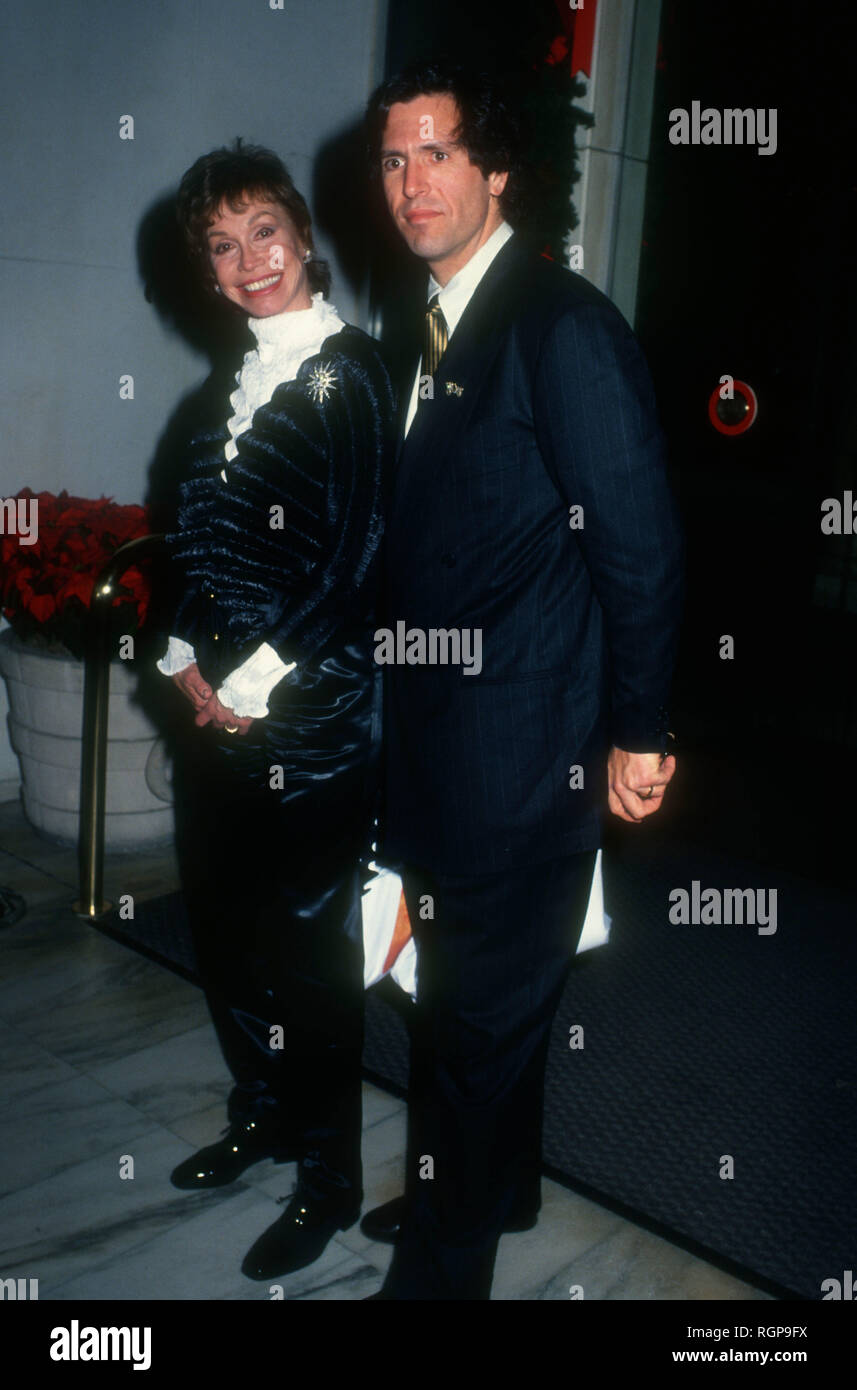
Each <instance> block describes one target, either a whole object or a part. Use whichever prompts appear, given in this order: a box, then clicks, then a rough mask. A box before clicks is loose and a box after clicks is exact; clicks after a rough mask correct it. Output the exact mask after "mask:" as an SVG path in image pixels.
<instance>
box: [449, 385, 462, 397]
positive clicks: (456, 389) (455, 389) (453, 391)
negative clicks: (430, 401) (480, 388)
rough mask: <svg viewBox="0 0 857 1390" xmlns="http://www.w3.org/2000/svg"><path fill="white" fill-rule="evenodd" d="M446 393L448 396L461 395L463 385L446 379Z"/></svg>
mask: <svg viewBox="0 0 857 1390" xmlns="http://www.w3.org/2000/svg"><path fill="white" fill-rule="evenodd" d="M446 394H447V395H448V396H463V395H464V387H463V386H459V385H458V382H457V381H448V382H447V383H446Z"/></svg>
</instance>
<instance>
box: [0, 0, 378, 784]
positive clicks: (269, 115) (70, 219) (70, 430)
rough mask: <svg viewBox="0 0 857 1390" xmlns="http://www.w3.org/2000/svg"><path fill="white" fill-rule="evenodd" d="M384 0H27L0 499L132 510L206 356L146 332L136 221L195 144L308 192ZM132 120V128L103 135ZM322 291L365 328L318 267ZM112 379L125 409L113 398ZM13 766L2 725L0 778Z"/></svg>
mask: <svg viewBox="0 0 857 1390" xmlns="http://www.w3.org/2000/svg"><path fill="white" fill-rule="evenodd" d="M275 3H276V0H275ZM385 20H386V0H283V8H282V9H273V8H272V3H271V0H73V3H69V0H38V3H36V4H34V5H15V6H8V5H7V6H6V7H5V14H4V20H3V38H2V44H0V127H1V128H2V129H3V132H4V135H3V142H2V153H1V154H0V160H1V161H2V171H3V177H2V201H1V202H0V206H2V212H3V216H2V230H0V302H2V304H3V323H4V329H3V343H2V354H1V355H0V419H2V432H0V496H3V495H6V496H8V495H9V494H11V493H15V492H17V491H18V490H19V488H21V487H24V486H30V487H32V488H34V489H36V490H38V489H47V490H49V491H53V492H58V491H60V490H61V489H62V488H67V489H68V490H69V491H70V492H73V493H78V494H79V495H82V496H89V497H96V496H99V495H101V494H102V493H104V494H107V495H108V496H112V497H114V498H115V499H116V500H117V501H118V502H139V501H141V500H142V498H143V496H144V494H145V486H146V474H147V469H148V466H149V464H150V462H151V459H152V454H153V451H154V449H155V445H156V442H157V440H158V437H159V435H160V433H161V431H162V430H163V428H164V425H165V423H166V421H167V419H168V417H169V416H170V414H171V413H172V411H173V409H174V408H175V406H176V405H177V404H178V402H179V401H180V400H181V398H182V397H183V396H184V395H185V394H186V393H187V392H188V391H189V390H190V388H191V387H192V386H194V385H195V384H196V383H198V382H199V381H200V380H202V379H203V378H204V376H205V375H206V374H207V371H208V364H207V361H206V359H205V358H204V357H202V356H197V355H195V354H194V353H193V351H192V350H191V349H190V348H188V347H187V346H186V345H185V344H184V342H183V341H182V340H181V339H179V338H178V337H176V336H175V335H173V334H172V333H171V332H170V331H168V330H167V329H166V328H164V327H163V326H162V324H161V323H160V321H159V319H158V317H157V315H156V313H155V311H154V309H153V308H152V307H151V306H150V305H149V304H147V303H146V301H145V299H144V297H143V291H142V285H141V283H140V279H139V275H138V271H137V264H136V237H137V231H138V227H139V224H140V221H141V219H142V218H143V216H144V214H145V213H146V211H147V210H148V209H149V208H150V207H151V205H152V204H153V203H154V202H155V201H156V200H157V199H158V198H159V197H160V196H162V195H164V194H166V193H168V192H170V191H171V190H173V189H174V188H175V186H176V184H177V182H178V179H179V178H180V177H181V175H182V173H183V172H184V170H185V169H186V168H187V167H188V166H189V165H190V164H191V163H192V162H193V160H194V159H196V158H197V157H198V156H199V155H201V154H204V153H206V152H207V151H208V150H209V149H212V148H213V147H215V146H217V145H221V144H224V143H226V142H229V141H231V140H232V139H233V138H234V137H235V136H236V135H242V136H244V137H245V138H246V139H248V140H252V141H256V142H258V143H261V144H264V145H268V146H270V147H271V148H273V149H274V150H275V151H276V152H277V153H278V154H279V155H280V156H281V157H282V158H283V159H284V160H285V162H286V164H287V165H288V167H289V169H290V172H291V173H292V176H293V177H294V179H295V182H296V183H297V186H298V187H299V188H300V189H301V191H302V192H303V193H304V195H305V196H306V197H307V199H308V201H310V203H311V192H312V177H311V175H312V169H313V161H314V157H315V155H316V154H317V152H318V151H319V149H320V148H321V146H322V145H323V144H324V143H325V142H326V141H327V140H329V139H330V138H331V137H332V136H334V135H335V134H337V133H338V132H340V131H341V130H343V129H344V128H345V127H346V126H347V125H348V124H349V123H350V122H352V121H353V120H355V119H357V118H358V117H359V116H360V114H361V112H362V109H363V106H364V104H365V101H366V98H367V96H368V94H369V92H370V91H371V89H372V87H373V86H374V85H375V83H376V81H378V80H380V77H381V76H382V72H381V65H382V63H383V45H382V36H383V33H384V26H385ZM126 114H127V115H132V116H133V117H134V123H135V132H134V134H135V138H134V139H133V141H132V140H121V139H120V138H119V118H120V117H121V116H123V115H126ZM317 246H318V250H319V252H320V254H321V255H323V256H326V257H328V259H330V260H331V263H332V270H333V274H334V287H333V293H332V295H331V299H332V301H333V303H334V304H336V306H337V308H338V309H339V311H340V313H341V314H342V315H343V317H344V318H346V319H348V320H351V321H352V322H358V323H361V324H363V323H365V313H364V307H363V305H362V304H358V303H355V298H354V295H353V293H352V292H351V291H350V290H349V289H348V287H347V285H346V284H345V282H344V280H343V277H342V276H341V275H337V269H338V267H337V262H336V258H335V256H334V255H333V250H332V247H330V246H329V245H327V244H325V241H324V238H323V237H320V238H318V239H317ZM123 373H131V374H132V375H133V377H134V383H135V398H134V400H133V401H123V400H120V399H119V377H120V375H121V374H123ZM14 767H15V760H14V758H13V756H12V755H11V750H9V748H8V744H7V741H6V733H5V720H4V721H3V728H2V730H0V782H2V780H3V779H4V778H5V777H7V776H9V775H10V770H11V769H12V768H14Z"/></svg>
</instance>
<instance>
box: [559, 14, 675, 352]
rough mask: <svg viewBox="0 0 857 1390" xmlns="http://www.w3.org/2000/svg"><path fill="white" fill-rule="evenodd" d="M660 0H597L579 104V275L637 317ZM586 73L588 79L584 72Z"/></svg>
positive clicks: (629, 316)
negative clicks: (585, 114)
mask: <svg viewBox="0 0 857 1390" xmlns="http://www.w3.org/2000/svg"><path fill="white" fill-rule="evenodd" d="M660 9H661V7H660V0H606V2H605V0H602V3H601V4H600V5H599V6H598V15H597V20H596V28H595V47H594V52H593V62H592V74H591V77H590V80H589V82H588V83H587V92H586V96H585V97H583V98H582V99H581V101H580V105H581V106H583V107H584V108H585V109H586V110H588V111H591V112H592V113H593V114H594V116H595V124H594V126H592V127H591V128H590V129H589V130H581V132H580V135H579V137H578V138H579V141H580V149H581V156H580V158H581V178H580V182H579V183H578V184H577V185H576V190H575V200H576V203H577V208H578V215H579V217H580V226H579V227H577V228H576V229H575V231H574V232H573V233H572V236H571V241H572V242H578V243H579V244H580V245H581V246H582V247H583V274H584V275H585V276H586V278H587V280H591V281H592V283H593V284H594V285H597V286H598V288H599V289H601V290H603V291H604V293H605V294H606V295H608V296H609V298H610V299H612V300H613V302H614V304H616V305H617V306H618V307H619V308H620V309H621V310H622V313H623V314H624V315H625V317H626V319H627V320H628V321H629V323H631V324H633V322H634V311H635V307H636V301H637V275H638V271H639V263H640V245H641V238H642V234H643V211H644V204H645V197H646V179H647V177H648V171H649V164H648V160H649V142H650V139H651V127H652V102H653V97H654V89H655V64H656V61H657V49H658V29H659V23H660ZM584 80H585V79H584Z"/></svg>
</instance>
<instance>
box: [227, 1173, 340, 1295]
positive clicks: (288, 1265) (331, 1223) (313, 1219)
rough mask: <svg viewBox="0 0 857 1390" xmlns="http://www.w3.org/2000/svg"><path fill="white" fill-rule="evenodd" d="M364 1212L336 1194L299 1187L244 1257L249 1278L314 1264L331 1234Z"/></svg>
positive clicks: (267, 1275) (267, 1277)
mask: <svg viewBox="0 0 857 1390" xmlns="http://www.w3.org/2000/svg"><path fill="white" fill-rule="evenodd" d="M359 1215H360V1206H359V1204H358V1205H357V1206H354V1205H353V1204H352V1205H350V1206H344V1205H343V1204H342V1202H341V1201H337V1200H335V1199H334V1198H320V1197H313V1196H311V1195H310V1194H309V1193H308V1192H306V1191H301V1190H300V1189H298V1191H297V1192H295V1194H294V1196H293V1197H292V1199H291V1201H290V1202H289V1205H288V1206H287V1207H286V1210H285V1211H284V1212H283V1215H282V1216H281V1217H280V1218H279V1220H278V1221H275V1222H274V1224H273V1226H269V1227H268V1229H267V1231H263V1232H262V1234H261V1235H260V1237H259V1239H258V1240H257V1241H256V1243H255V1245H252V1246H251V1247H250V1249H249V1250H248V1251H247V1254H246V1255H245V1257H244V1263H243V1264H242V1266H241V1273H242V1274H246V1275H247V1278H248V1279H273V1278H275V1277H276V1276H277V1275H279V1274H293V1273H294V1271H295V1270H296V1269H303V1268H304V1266H305V1265H311V1264H313V1262H314V1261H315V1260H317V1259H318V1257H319V1256H320V1255H321V1254H322V1253H323V1251H324V1249H325V1246H326V1245H327V1243H328V1241H329V1240H330V1238H331V1236H333V1235H335V1233H336V1232H337V1231H347V1230H348V1228H349V1226H353V1225H354V1223H355V1221H356V1220H357V1218H358V1216H359Z"/></svg>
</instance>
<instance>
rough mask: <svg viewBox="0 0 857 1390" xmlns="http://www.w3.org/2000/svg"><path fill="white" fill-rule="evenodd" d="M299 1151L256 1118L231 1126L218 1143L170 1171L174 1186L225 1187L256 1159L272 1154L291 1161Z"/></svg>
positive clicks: (186, 1188) (185, 1188) (192, 1188)
mask: <svg viewBox="0 0 857 1390" xmlns="http://www.w3.org/2000/svg"><path fill="white" fill-rule="evenodd" d="M296 1157H297V1155H296V1154H295V1153H290V1152H289V1150H288V1147H287V1145H286V1144H285V1143H284V1142H283V1140H282V1139H279V1138H275V1137H274V1136H273V1135H272V1133H271V1130H270V1128H265V1127H263V1126H262V1125H261V1124H259V1123H258V1122H257V1121H255V1120H247V1121H244V1122H239V1123H236V1124H232V1125H230V1126H229V1129H228V1131H227V1133H226V1134H225V1135H224V1137H223V1138H222V1139H221V1140H220V1141H219V1143H217V1144H209V1146H208V1148H206V1149H200V1151H199V1153H196V1154H193V1155H192V1156H191V1157H190V1158H186V1159H185V1161H184V1163H180V1164H179V1166H178V1168H175V1169H174V1170H173V1172H172V1173H171V1175H170V1182H171V1183H172V1184H173V1187H180V1188H181V1189H182V1191H185V1192H187V1191H196V1190H197V1189H198V1188H205V1187H224V1186H225V1185H226V1183H230V1182H234V1181H235V1179H236V1178H237V1177H240V1175H241V1174H242V1173H243V1172H244V1169H245V1168H249V1167H250V1166H251V1164H253V1163H259V1162H260V1161H261V1160H262V1159H263V1158H273V1159H274V1161H275V1162H276V1163H289V1162H291V1161H292V1160H293V1159H294V1158H296Z"/></svg>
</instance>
